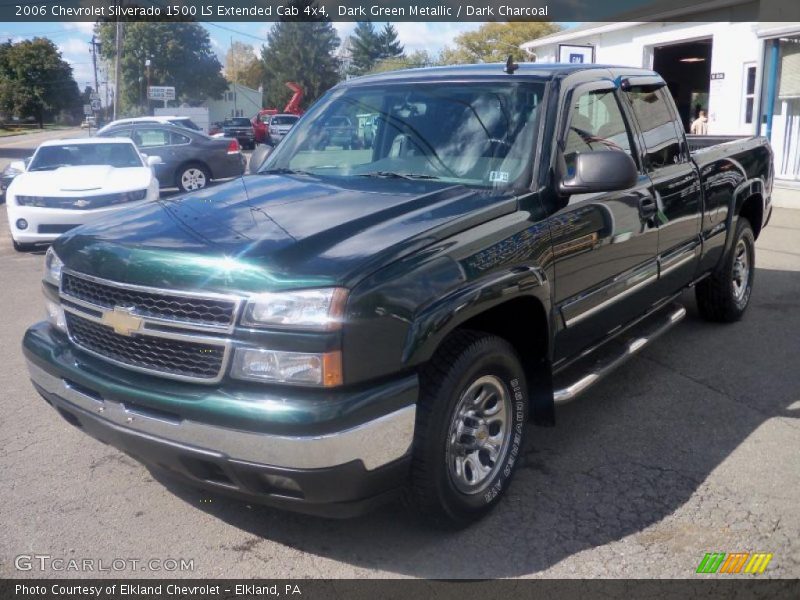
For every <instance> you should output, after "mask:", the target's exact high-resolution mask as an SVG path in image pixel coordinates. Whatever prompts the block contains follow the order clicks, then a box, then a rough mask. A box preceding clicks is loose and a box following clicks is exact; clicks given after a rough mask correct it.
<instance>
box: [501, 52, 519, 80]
mask: <svg viewBox="0 0 800 600" xmlns="http://www.w3.org/2000/svg"><path fill="white" fill-rule="evenodd" d="M517 69H519V65H518V64H517V63H515V62H514V57H513V56H512V55H511V54H509V55H508V60H507V61H506V68H505V69H503V71H505V72H506V73H508V74H509V75H513V74H514V71H516V70H517Z"/></svg>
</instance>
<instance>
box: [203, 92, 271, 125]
mask: <svg viewBox="0 0 800 600" xmlns="http://www.w3.org/2000/svg"><path fill="white" fill-rule="evenodd" d="M261 100H262V94H261V91H260V90H254V89H252V88H249V87H247V86H244V85H241V84H240V83H231V84H229V85H228V89H227V90H226V91H225V93H224V94H222V98H221V99H220V100H208V101H206V102H205V103H204V104H203V106H205V107H207V108H208V121H209V123H217V122H221V121H224V120H225V119H230V118H231V117H253V116H254V115H255V114H256V113H257V112H258V111H259V110H261V109H262V108H264V107H263V105H262V101H261Z"/></svg>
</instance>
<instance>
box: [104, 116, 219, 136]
mask: <svg viewBox="0 0 800 600" xmlns="http://www.w3.org/2000/svg"><path fill="white" fill-rule="evenodd" d="M120 125H177V126H178V127H183V128H185V129H191V130H192V131H199V132H201V133H202V131H203V128H202V127H200V126H199V125H197V123H195V122H194V121H192V119H191V118H189V117H181V116H177V115H175V116H158V115H157V116H153V117H131V118H129V119H117V120H116V121H111V122H110V123H109V124H108V125H105V126H103V127H101V128H100V129H99V130H98V132H97V134H98V135H100V134H101V133H105V132H106V131H108V130H109V129H111V128H112V127H119V126H120Z"/></svg>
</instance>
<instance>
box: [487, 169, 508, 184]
mask: <svg viewBox="0 0 800 600" xmlns="http://www.w3.org/2000/svg"><path fill="white" fill-rule="evenodd" d="M489 181H491V182H493V183H494V182H498V183H508V171H489Z"/></svg>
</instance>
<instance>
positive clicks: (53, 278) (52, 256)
mask: <svg viewBox="0 0 800 600" xmlns="http://www.w3.org/2000/svg"><path fill="white" fill-rule="evenodd" d="M63 268H64V263H63V262H61V259H60V258H58V255H57V254H56V252H55V250H53V247H52V246H50V247H49V248H48V249H47V253H46V254H45V255H44V280H45V281H46V282H48V283H52V284H53V285H54V286H56V287H59V286H60V285H61V269H63Z"/></svg>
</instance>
